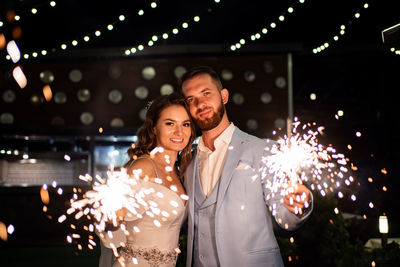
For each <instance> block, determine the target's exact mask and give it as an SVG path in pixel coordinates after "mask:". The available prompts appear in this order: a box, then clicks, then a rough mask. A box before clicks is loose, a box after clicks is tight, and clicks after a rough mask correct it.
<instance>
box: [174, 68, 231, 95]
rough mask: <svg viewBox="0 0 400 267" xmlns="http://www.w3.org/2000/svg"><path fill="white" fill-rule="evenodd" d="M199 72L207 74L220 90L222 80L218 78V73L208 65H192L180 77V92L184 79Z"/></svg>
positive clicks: (199, 73)
mask: <svg viewBox="0 0 400 267" xmlns="http://www.w3.org/2000/svg"><path fill="white" fill-rule="evenodd" d="M201 74H208V75H210V77H211V79H212V81H213V82H214V83H215V85H216V86H217V88H218V90H220V91H221V90H222V89H223V88H224V87H223V86H222V82H221V79H220V78H219V76H218V74H217V73H216V72H215V71H214V70H213V69H212V68H210V67H208V66H198V67H194V68H191V69H189V70H188V71H187V72H185V73H184V74H183V75H182V77H181V78H180V83H179V84H180V86H179V88H180V92H181V93H182V85H183V83H184V82H185V81H187V80H189V79H191V78H193V77H196V76H198V75H201Z"/></svg>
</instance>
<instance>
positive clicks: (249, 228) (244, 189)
mask: <svg viewBox="0 0 400 267" xmlns="http://www.w3.org/2000/svg"><path fill="white" fill-rule="evenodd" d="M272 145H273V141H269V142H267V140H262V139H259V138H257V137H255V136H252V135H249V134H247V133H245V132H243V131H241V130H239V128H237V127H236V128H235V131H234V133H233V136H232V140H231V143H230V148H229V149H228V151H227V156H226V161H225V165H224V167H223V170H222V174H221V177H220V189H219V194H218V197H217V206H216V214H215V235H216V237H215V238H216V245H217V253H218V259H219V262H220V266H222V267H228V266H229V267H235V266H238V267H239V266H240V267H242V266H252V267H256V266H263V267H265V266H283V261H282V257H281V254H280V250H279V247H278V244H277V241H276V239H275V236H274V232H273V221H272V219H273V216H272V214H271V212H270V210H269V207H270V206H271V207H272V206H273V205H276V215H275V220H276V221H277V222H281V223H280V225H281V227H283V228H285V229H288V230H293V229H295V228H297V227H298V226H299V225H300V224H301V223H302V222H303V221H304V220H305V219H306V217H308V215H309V214H310V212H311V209H309V211H308V212H307V213H306V214H305V215H303V216H302V217H301V218H299V217H298V216H296V215H294V214H292V213H291V212H289V211H288V210H287V209H286V208H285V207H284V206H283V204H282V203H281V202H280V200H281V198H282V197H281V196H277V197H275V198H270V199H269V200H266V199H265V196H266V195H268V193H269V191H268V190H267V189H266V188H265V186H263V184H262V181H261V173H260V168H263V167H265V165H264V164H263V162H262V161H261V159H262V157H263V156H267V155H268V154H269V153H270V152H269V151H267V150H266V149H265V148H266V147H267V146H269V147H271V146H272ZM246 166H248V167H246ZM199 177H200V175H199V168H198V156H197V153H196V154H195V156H194V158H193V160H192V162H191V163H190V165H189V166H188V168H187V170H186V172H185V187H186V191H187V194H188V195H189V197H190V198H189V203H188V241H187V244H188V245H187V266H188V267H190V266H191V265H192V256H193V255H192V254H193V236H194V206H195V205H194V195H195V194H194V192H195V190H199V189H198V188H195V186H194V185H195V183H194V179H200V178H199ZM270 178H271V177H269V176H267V177H266V178H265V179H270ZM210 249H211V248H210ZM210 267H212V266H210Z"/></svg>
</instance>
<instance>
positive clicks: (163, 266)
mask: <svg viewBox="0 0 400 267" xmlns="http://www.w3.org/2000/svg"><path fill="white" fill-rule="evenodd" d="M154 168H155V171H156V174H157V176H158V173H157V169H156V167H155V166H154ZM158 177H159V176H158ZM140 187H141V189H142V190H147V191H150V192H152V193H150V194H147V195H146V197H145V198H144V200H145V201H146V202H147V203H149V205H150V206H151V208H144V207H141V208H139V209H138V211H139V215H132V214H130V213H128V214H127V215H126V216H125V219H124V221H125V226H126V229H123V227H119V228H118V229H117V230H116V231H111V233H112V235H111V236H110V234H108V233H103V235H102V236H103V238H102V241H103V243H104V245H105V246H106V247H109V248H113V249H114V254H116V253H115V252H116V251H117V252H118V253H117V254H118V255H116V256H118V257H117V260H116V261H115V263H114V265H113V267H120V266H126V267H134V266H135V267H156V266H159V267H173V266H175V265H176V261H177V258H178V253H179V251H180V250H179V232H180V229H181V226H182V223H183V220H184V216H185V203H184V201H183V200H182V198H181V197H180V196H179V195H178V194H177V193H175V192H173V191H172V190H170V189H168V188H167V187H165V186H163V185H161V184H156V183H153V182H149V181H145V180H140ZM140 217H141V218H140ZM115 250H116V251H115Z"/></svg>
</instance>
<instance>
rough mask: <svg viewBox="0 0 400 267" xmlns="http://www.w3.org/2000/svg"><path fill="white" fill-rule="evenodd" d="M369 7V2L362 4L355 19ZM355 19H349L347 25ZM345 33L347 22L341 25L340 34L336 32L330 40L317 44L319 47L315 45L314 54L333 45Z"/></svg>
mask: <svg viewBox="0 0 400 267" xmlns="http://www.w3.org/2000/svg"><path fill="white" fill-rule="evenodd" d="M368 7H369V4H368V3H364V4H363V5H362V7H360V8H359V9H358V10H357V11H356V12H355V13H354V15H353V19H359V18H360V17H361V11H362V10H363V9H367V8H368ZM353 19H351V20H349V22H348V23H347V25H350V24H352V23H353ZM345 34H346V24H342V25H340V27H339V33H338V34H335V35H334V36H333V37H332V38H330V39H329V40H328V41H325V42H324V43H323V44H321V45H319V46H317V47H314V48H313V50H312V52H313V53H314V54H318V53H320V52H322V51H325V50H326V49H327V48H329V47H331V45H332V44H333V43H334V42H337V41H339V40H340V38H341V37H339V36H343V35H345Z"/></svg>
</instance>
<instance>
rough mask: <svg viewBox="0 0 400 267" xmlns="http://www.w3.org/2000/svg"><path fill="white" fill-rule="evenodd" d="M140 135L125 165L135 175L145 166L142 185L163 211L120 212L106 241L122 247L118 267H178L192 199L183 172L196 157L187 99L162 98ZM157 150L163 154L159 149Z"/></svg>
mask: <svg viewBox="0 0 400 267" xmlns="http://www.w3.org/2000/svg"><path fill="white" fill-rule="evenodd" d="M137 136H138V142H137V144H136V146H132V148H130V149H129V150H128V154H129V156H130V160H129V161H128V162H127V163H126V165H125V168H126V169H127V171H128V174H130V175H132V174H133V171H135V170H141V172H140V178H141V180H140V181H141V186H142V187H143V188H144V189H147V188H148V189H151V190H153V192H157V196H158V197H155V198H154V199H153V201H154V202H156V205H157V208H158V209H159V210H160V211H161V212H160V213H159V214H154V213H152V212H149V211H148V210H147V211H146V210H143V211H142V213H140V214H139V216H138V215H132V214H130V213H129V212H127V211H126V210H120V211H118V213H117V214H118V215H119V216H120V218H122V221H121V224H120V226H119V227H114V229H110V230H111V233H104V234H102V235H101V236H102V238H101V239H102V242H103V244H104V245H105V246H106V247H109V248H113V249H114V251H115V250H117V251H118V253H115V254H117V255H118V258H117V261H115V263H114V265H113V267H119V266H127V267H130V266H140V267H145V266H152V267H153V266H162V267H172V266H175V264H176V261H177V258H178V253H179V244H178V243H179V232H180V228H181V226H182V223H183V220H184V214H185V207H186V200H187V197H186V195H185V189H184V188H183V186H182V181H181V176H180V174H183V173H184V171H185V168H186V167H187V165H188V164H189V162H190V160H191V145H192V143H193V140H194V138H195V129H194V125H193V124H192V121H191V118H190V117H189V114H188V110H187V107H186V104H185V101H184V99H183V98H181V97H180V96H179V95H177V94H171V95H168V96H160V97H158V98H156V99H155V100H154V101H153V102H152V103H151V104H150V107H149V108H148V110H147V114H146V120H145V122H144V124H143V125H142V126H141V127H140V128H139V130H138V133H137ZM158 148H160V149H158ZM154 149H157V151H158V152H157V153H154ZM152 151H153V153H152ZM179 151H181V153H180V154H179V155H178V152H179ZM176 162H179V167H178V166H176V164H175V163H176ZM160 196H161V197H160Z"/></svg>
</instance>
